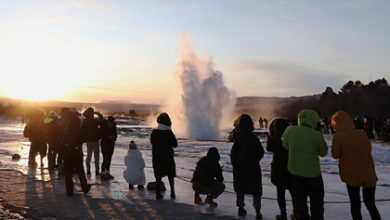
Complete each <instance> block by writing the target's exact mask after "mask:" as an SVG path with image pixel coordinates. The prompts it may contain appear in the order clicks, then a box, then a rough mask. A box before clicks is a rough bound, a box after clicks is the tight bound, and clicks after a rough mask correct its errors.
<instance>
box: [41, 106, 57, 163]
mask: <svg viewBox="0 0 390 220" xmlns="http://www.w3.org/2000/svg"><path fill="white" fill-rule="evenodd" d="M44 124H45V131H46V140H47V143H48V144H49V150H48V152H47V161H48V164H49V166H48V167H49V169H53V168H55V167H57V166H58V164H59V162H60V158H59V159H58V160H57V156H59V150H60V136H61V128H60V124H59V121H58V118H57V114H56V113H55V112H53V111H52V112H50V113H49V116H48V117H47V118H45V120H44Z"/></svg>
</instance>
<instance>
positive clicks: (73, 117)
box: [62, 108, 91, 196]
mask: <svg viewBox="0 0 390 220" xmlns="http://www.w3.org/2000/svg"><path fill="white" fill-rule="evenodd" d="M62 114H63V115H62V117H64V122H65V123H66V124H65V127H64V130H63V138H64V166H65V185H66V194H67V195H68V196H72V195H73V180H72V176H73V173H74V172H76V173H77V175H78V176H79V179H80V184H81V188H82V190H83V192H84V193H85V194H87V193H88V192H89V190H90V188H91V184H88V183H87V178H86V177H85V172H84V167H83V150H82V145H83V142H82V132H81V127H80V125H81V120H80V119H79V118H78V115H77V113H76V112H71V111H70V110H69V109H67V108H64V109H63V111H62Z"/></svg>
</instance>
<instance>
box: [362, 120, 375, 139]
mask: <svg viewBox="0 0 390 220" xmlns="http://www.w3.org/2000/svg"><path fill="white" fill-rule="evenodd" d="M363 130H364V132H366V134H367V136H368V138H369V139H373V138H374V134H373V132H372V131H373V128H372V123H371V119H369V118H367V117H365V118H364V119H363Z"/></svg>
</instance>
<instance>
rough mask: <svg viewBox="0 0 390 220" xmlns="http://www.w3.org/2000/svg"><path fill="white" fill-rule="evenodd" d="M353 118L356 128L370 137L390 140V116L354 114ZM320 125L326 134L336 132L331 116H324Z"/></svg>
mask: <svg viewBox="0 0 390 220" xmlns="http://www.w3.org/2000/svg"><path fill="white" fill-rule="evenodd" d="M352 119H353V123H354V125H355V128H356V129H359V130H362V131H364V132H365V133H366V135H367V136H368V138H369V139H376V140H380V141H389V140H390V118H384V119H381V118H370V117H367V116H359V115H353V116H352ZM319 126H320V129H321V130H322V132H323V133H324V134H329V133H332V134H334V133H335V129H334V128H333V126H332V118H331V117H322V118H321V119H320V123H319Z"/></svg>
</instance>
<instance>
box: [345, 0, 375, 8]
mask: <svg viewBox="0 0 390 220" xmlns="http://www.w3.org/2000/svg"><path fill="white" fill-rule="evenodd" d="M375 3H376V0H345V1H344V2H342V4H341V6H342V7H343V8H348V9H361V8H369V7H372V6H374V5H375Z"/></svg>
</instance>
